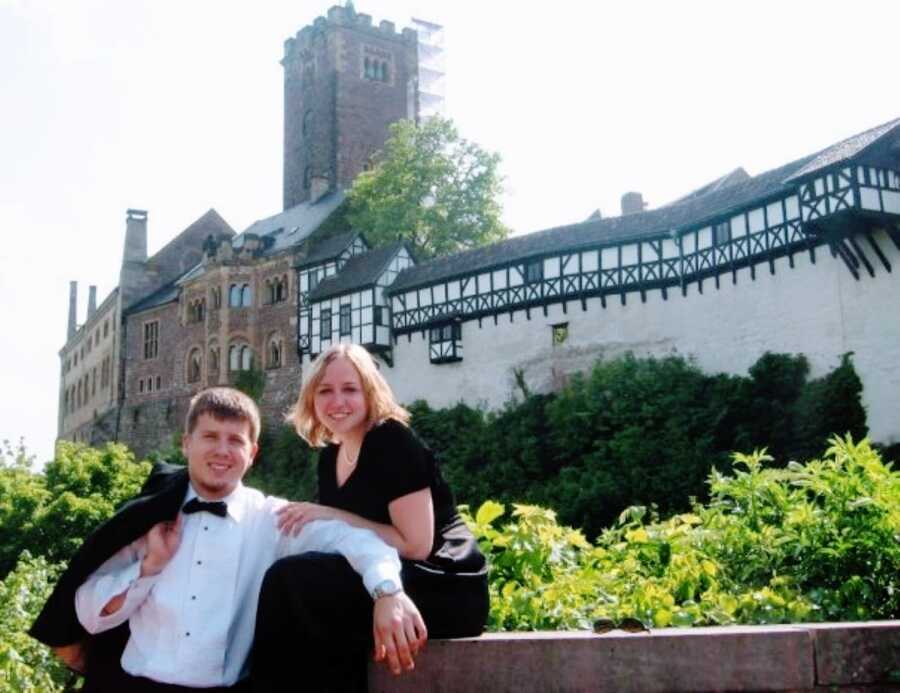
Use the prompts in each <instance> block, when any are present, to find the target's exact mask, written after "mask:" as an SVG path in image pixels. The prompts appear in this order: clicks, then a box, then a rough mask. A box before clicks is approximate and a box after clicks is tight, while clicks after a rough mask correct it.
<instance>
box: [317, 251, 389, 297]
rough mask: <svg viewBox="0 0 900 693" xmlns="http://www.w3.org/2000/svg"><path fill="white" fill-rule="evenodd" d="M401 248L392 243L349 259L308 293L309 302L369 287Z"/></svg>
mask: <svg viewBox="0 0 900 693" xmlns="http://www.w3.org/2000/svg"><path fill="white" fill-rule="evenodd" d="M403 246H404V244H403V243H392V244H391V245H386V246H383V247H381V248H375V249H374V250H370V251H369V252H367V253H363V254H362V255H356V256H354V257H352V258H350V259H349V260H348V261H347V262H346V263H345V264H344V266H343V267H342V268H341V271H340V272H338V273H337V274H335V275H333V276H331V277H328V279H325V280H323V281H322V282H320V283H319V285H318V286H317V287H316V288H315V289H313V290H312V291H310V292H309V300H310V301H320V300H322V299H323V298H330V297H332V296H338V295H340V294H345V293H348V292H350V291H355V290H357V289H362V288H364V287H366V286H371V285H372V284H374V283H375V281H376V280H377V279H378V277H380V276H381V275H382V274H383V273H384V271H385V270H386V269H387V268H388V265H389V264H390V262H391V260H393V259H394V256H395V255H396V254H397V253H398V252H399V251H400V249H401V248H402V247H403Z"/></svg>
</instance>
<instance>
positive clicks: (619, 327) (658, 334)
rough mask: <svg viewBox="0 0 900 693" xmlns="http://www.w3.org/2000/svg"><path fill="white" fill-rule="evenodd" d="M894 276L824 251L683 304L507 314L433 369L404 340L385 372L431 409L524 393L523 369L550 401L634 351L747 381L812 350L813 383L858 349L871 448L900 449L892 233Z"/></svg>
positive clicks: (890, 254)
mask: <svg viewBox="0 0 900 693" xmlns="http://www.w3.org/2000/svg"><path fill="white" fill-rule="evenodd" d="M875 239H876V241H877V243H878V245H879V246H880V247H881V249H882V251H883V252H884V254H885V256H886V257H887V259H888V261H889V262H890V263H891V264H892V267H893V273H888V272H887V271H886V270H885V268H884V266H883V265H882V264H881V263H880V262H879V261H878V260H877V258H875V256H874V253H872V252H871V250H870V249H869V248H868V243H867V242H866V241H865V239H859V241H860V242H861V247H863V248H864V249H866V250H868V251H869V252H867V255H868V256H869V258H870V261H873V265H874V267H875V272H876V274H875V277H874V278H873V277H870V276H869V275H868V273H866V272H865V270H864V269H863V268H860V269H861V271H862V272H861V279H860V281H856V280H855V279H854V278H853V276H852V275H851V274H850V272H849V271H848V270H847V268H846V267H845V266H844V264H843V262H842V261H841V260H840V259H839V258H832V257H831V254H830V252H829V251H828V248H827V247H819V248H817V249H816V260H817V262H816V264H815V265H813V264H811V263H810V260H809V255H808V253H797V254H796V255H795V256H794V264H795V267H794V269H791V268H790V266H789V264H788V259H787V258H780V259H779V260H777V261H776V263H775V270H776V272H775V275H774V276H773V275H771V274H770V273H769V267H768V264H765V263H764V264H760V265H757V267H756V281H752V280H751V277H750V270H749V269H743V270H740V271H739V272H738V281H737V284H736V285H733V284H732V280H731V274H730V273H728V274H723V275H721V277H720V279H719V281H720V285H721V288H720V289H719V290H716V288H715V281H714V280H712V279H707V280H705V281H704V282H703V294H700V293H699V291H698V289H697V284H696V283H692V284H690V285H689V286H688V293H687V296H686V297H682V295H681V291H680V289H678V288H674V289H669V291H668V295H669V299H668V301H664V300H663V298H662V294H661V292H660V291H658V290H657V291H651V292H648V294H647V302H646V303H641V299H640V294H639V293H630V294H628V295H627V305H626V306H624V307H623V306H622V305H621V303H620V301H619V298H618V296H609V297H607V307H606V308H605V309H604V308H602V307H601V304H600V299H599V298H595V299H590V300H589V301H588V302H587V311H582V308H581V304H580V302H578V301H571V302H569V304H568V313H567V314H565V313H563V310H562V306H561V305H554V306H550V307H549V308H548V315H547V316H546V317H545V316H544V314H543V311H542V310H541V309H540V308H538V309H532V311H531V320H530V321H529V320H528V319H527V318H526V314H525V311H516V313H515V314H514V319H513V322H510V319H509V314H508V313H507V314H503V315H500V316H499V320H498V324H497V325H494V321H493V318H486V319H484V320H483V321H482V326H481V327H480V328H479V326H478V321H477V320H475V321H469V322H465V323H463V325H462V344H463V352H464V355H465V356H464V360H463V361H461V362H458V363H450V364H444V365H432V364H431V363H430V362H429V360H428V335H427V333H415V334H413V335H412V339H411V341H409V339H408V337H407V336H405V335H404V336H400V337H398V339H397V343H396V345H395V347H394V364H395V365H394V367H393V368H384V369H383V372H384V373H385V374H386V376H387V377H388V379H389V380H390V383H391V385H392V387H393V388H394V389H395V391H396V393H397V395H398V397H399V398H400V399H401V401H405V402H411V401H412V400H414V399H417V398H422V399H426V400H427V401H428V402H429V403H430V404H432V405H433V406H447V405H451V404H454V403H456V402H457V401H460V400H462V401H465V402H467V403H469V404H481V405H484V406H487V407H490V408H496V407H499V406H500V405H502V404H503V403H504V402H505V401H507V400H508V399H510V397H512V396H514V395H515V394H517V392H516V390H517V388H516V386H515V379H514V375H513V370H514V369H519V368H521V369H523V370H524V374H525V378H526V381H527V383H528V385H529V387H530V388H531V389H532V390H534V391H542V392H546V391H549V390H551V389H553V387H554V386H555V385H558V384H560V383H561V382H562V381H563V380H564V378H565V374H566V373H570V372H572V371H574V370H586V369H588V368H590V366H591V364H592V363H593V362H594V361H595V360H596V359H598V358H602V357H605V358H610V357H615V356H618V355H621V354H624V353H625V352H628V351H632V352H634V353H635V354H636V355H639V356H644V355H655V356H662V355H667V354H680V355H683V356H686V357H692V358H695V359H696V362H697V363H698V365H699V366H700V367H701V368H702V369H703V370H704V371H706V372H709V373H713V372H726V373H733V374H746V372H747V369H748V368H749V367H750V366H751V365H752V364H753V363H754V362H755V361H756V360H757V359H758V358H759V357H760V355H762V353H763V352H765V351H773V352H783V353H803V354H805V355H806V356H807V358H808V359H809V361H810V364H811V368H812V373H811V376H812V377H817V376H819V375H822V374H824V373H826V372H827V371H829V370H831V369H833V368H834V367H835V366H837V365H838V364H839V362H840V356H841V354H843V353H845V352H848V351H852V352H854V357H853V362H854V365H855V367H856V370H857V372H858V373H859V375H860V377H861V379H862V381H863V387H864V391H863V401H864V403H865V406H866V409H867V414H868V424H869V431H870V436H871V437H872V439H873V440H876V441H879V442H884V443H893V442H897V441H900V252H898V250H897V248H896V246H894V244H893V243H892V242H891V241H890V239H889V238H888V237H887V236H886V234H884V233H883V232H878V233H877V234H876V235H875ZM561 322H568V324H569V336H568V339H567V340H566V342H565V343H564V344H562V345H560V346H556V347H554V346H553V345H552V341H551V328H550V325H553V324H557V323H561Z"/></svg>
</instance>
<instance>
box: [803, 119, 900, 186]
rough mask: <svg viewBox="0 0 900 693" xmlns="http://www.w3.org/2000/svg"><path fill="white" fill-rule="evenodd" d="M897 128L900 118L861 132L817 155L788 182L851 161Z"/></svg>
mask: <svg viewBox="0 0 900 693" xmlns="http://www.w3.org/2000/svg"><path fill="white" fill-rule="evenodd" d="M895 128H900V118H897V119H896V120H892V121H890V122H888V123H885V124H884V125H879V126H878V127H874V128H872V129H871V130H866V131H865V132H861V133H859V134H858V135H854V136H853V137H848V138H847V139H845V140H843V141H841V142H838V143H837V144H833V145H831V146H830V147H828V148H827V149H823V150H822V151H821V152H819V153H818V154H816V155H815V156H814V157H813V159H812V161H810V162H809V163H808V164H807V165H806V166H804V167H803V168H801V169H800V170H799V171H796V172H795V173H793V174H792V175H791V177H790V178H788V179H787V180H788V181H791V180H796V179H798V178H802V177H803V176H808V175H809V174H811V173H815V172H816V171H818V170H820V169H823V168H826V167H827V166H832V165H834V164H839V163H841V162H842V161H846V160H847V159H850V158H852V157H854V156H856V155H857V154H859V153H861V152H862V151H863V150H864V149H865V148H866V147H868V146H869V145H871V144H873V143H874V142H875V141H876V140H879V139H881V138H882V137H883V136H884V135H887V134H888V133H889V132H891V130H894V129H895Z"/></svg>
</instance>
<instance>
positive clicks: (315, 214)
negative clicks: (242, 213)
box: [233, 190, 344, 255]
mask: <svg viewBox="0 0 900 693" xmlns="http://www.w3.org/2000/svg"><path fill="white" fill-rule="evenodd" d="M343 201H344V192H343V191H342V190H337V191H334V192H330V193H328V194H327V195H325V197H323V198H321V199H320V200H318V201H317V202H315V203H310V202H301V203H300V204H298V205H295V206H294V207H291V208H290V209H286V210H284V211H283V212H280V213H278V214H273V215H272V216H271V217H266V218H265V219H259V220H257V221H254V222H253V223H252V224H250V226H248V227H247V228H246V229H244V230H243V231H242V232H241V233H240V234H239V235H238V236H237V238H235V239H234V242H233V245H234V247H235V248H239V247H240V244H241V242H242V237H243V236H245V235H246V234H256V235H257V236H260V237H268V238H271V239H272V244H271V245H269V247H267V248H266V249H265V251H263V255H274V254H276V253H279V252H281V251H282V250H285V249H287V248H290V247H292V246H295V245H297V244H298V243H300V242H301V241H304V240H306V239H307V238H309V236H310V235H311V234H312V232H313V231H315V230H316V229H317V228H319V226H320V225H321V224H322V222H323V221H325V220H326V219H327V218H328V217H329V216H331V213H332V212H334V210H336V209H337V208H338V206H339V205H340V204H341V202H343Z"/></svg>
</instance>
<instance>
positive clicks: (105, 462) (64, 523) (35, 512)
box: [0, 441, 150, 577]
mask: <svg viewBox="0 0 900 693" xmlns="http://www.w3.org/2000/svg"><path fill="white" fill-rule="evenodd" d="M32 465H33V459H32V458H31V457H29V456H28V455H27V453H26V452H25V450H24V447H22V446H21V444H20V446H19V448H18V449H17V450H13V449H12V448H11V446H10V445H9V444H8V443H6V449H5V450H4V452H3V456H2V464H0V577H2V576H4V575H6V574H7V573H8V572H9V571H10V570H12V568H13V567H14V566H15V564H16V562H17V561H18V559H19V555H20V554H21V553H22V551H24V550H25V549H28V550H30V551H31V552H33V553H34V554H37V555H40V556H44V557H45V558H47V559H48V560H50V561H53V562H56V561H66V560H68V559H69V558H70V557H71V555H72V553H73V552H74V551H75V549H77V548H78V547H79V546H80V545H81V542H82V540H83V539H84V537H85V536H87V535H88V533H89V532H90V531H91V530H93V529H94V527H96V526H97V525H99V524H100V523H101V522H103V521H104V520H106V519H107V518H108V517H109V516H110V515H112V514H113V512H114V511H115V509H116V508H117V507H118V506H119V505H120V504H121V503H122V502H123V501H125V500H126V499H128V498H130V497H131V496H133V495H134V494H135V493H137V491H138V490H139V489H140V487H141V485H142V484H143V483H144V480H145V479H146V478H147V474H148V473H149V471H150V465H149V464H148V463H146V462H141V463H136V462H135V460H134V455H133V454H132V453H131V452H130V451H129V450H128V448H126V447H125V446H124V445H118V444H115V443H108V444H107V445H105V446H104V447H103V448H100V449H95V448H91V447H88V446H86V445H84V444H81V443H70V442H66V441H62V442H60V443H58V444H57V446H56V455H55V457H54V459H53V460H52V461H51V462H49V463H48V464H47V466H46V468H45V470H44V473H43V474H39V473H37V472H35V471H34V470H33V469H32Z"/></svg>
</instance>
